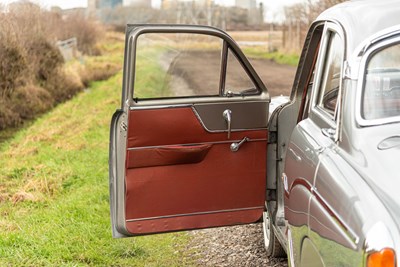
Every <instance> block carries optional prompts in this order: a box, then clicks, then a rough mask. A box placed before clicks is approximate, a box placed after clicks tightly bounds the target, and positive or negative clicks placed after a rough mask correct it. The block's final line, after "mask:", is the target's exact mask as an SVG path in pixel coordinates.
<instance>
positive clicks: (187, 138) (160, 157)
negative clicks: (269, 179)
mask: <svg viewBox="0 0 400 267" xmlns="http://www.w3.org/2000/svg"><path fill="white" fill-rule="evenodd" d="M245 136H247V137H250V138H253V139H256V138H262V139H264V140H263V141H255V142H248V143H245V144H243V146H242V147H241V148H240V150H239V151H238V152H231V151H230V148H229V147H230V142H228V143H213V144H212V145H211V144H202V143H204V142H220V141H227V134H226V133H209V132H207V131H206V130H204V128H203V127H202V125H201V124H200V123H199V120H198V119H197V117H196V115H195V114H194V113H193V111H192V110H191V109H190V108H177V109H158V110H135V111H131V112H130V114H129V132H128V144H129V147H130V148H135V149H134V150H129V152H128V157H127V171H126V220H127V229H128V230H129V231H131V233H132V234H145V233H155V232H165V231H176V230H183V229H195V228H204V227H212V226H222V225H231V224H239V223H250V222H255V221H257V220H258V219H259V218H260V217H261V216H262V211H263V206H264V200H265V183H266V146H267V141H266V137H267V131H266V130H259V131H245V132H235V133H232V138H231V139H234V140H235V139H236V140H238V139H242V138H243V137H245ZM178 144H179V146H172V147H171V146H165V145H178ZM185 144H199V145H198V146H194V147H191V146H184V145H185ZM144 146H161V147H157V148H142V147H144ZM185 154H187V155H186V156H185ZM177 215H179V216H177Z"/></svg>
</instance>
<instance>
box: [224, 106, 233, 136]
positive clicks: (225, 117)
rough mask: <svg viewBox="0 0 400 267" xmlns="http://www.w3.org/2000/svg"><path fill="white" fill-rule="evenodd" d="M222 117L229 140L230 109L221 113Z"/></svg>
mask: <svg viewBox="0 0 400 267" xmlns="http://www.w3.org/2000/svg"><path fill="white" fill-rule="evenodd" d="M222 117H224V119H225V122H226V125H227V128H228V139H230V138H231V124H232V111H231V110H230V109H226V110H225V111H224V112H223V113H222Z"/></svg>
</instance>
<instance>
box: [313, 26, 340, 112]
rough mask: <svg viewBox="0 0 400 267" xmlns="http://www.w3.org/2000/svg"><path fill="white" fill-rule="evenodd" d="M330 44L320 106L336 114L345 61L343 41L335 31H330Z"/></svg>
mask: <svg viewBox="0 0 400 267" xmlns="http://www.w3.org/2000/svg"><path fill="white" fill-rule="evenodd" d="M328 34H329V40H328V46H327V48H326V54H325V61H324V67H323V74H322V80H321V81H322V82H321V87H320V92H321V93H320V97H319V102H318V106H319V107H321V108H322V109H323V110H325V111H326V112H327V113H328V114H330V115H332V116H335V113H336V108H337V101H338V95H339V86H340V71H341V66H342V62H343V51H344V47H343V41H342V39H341V38H340V36H339V35H338V34H337V33H335V32H329V33H328Z"/></svg>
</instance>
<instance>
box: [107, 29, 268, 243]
mask: <svg viewBox="0 0 400 267" xmlns="http://www.w3.org/2000/svg"><path fill="white" fill-rule="evenodd" d="M269 102H270V98H269V95H268V93H267V90H266V88H265V86H264V84H263V83H262V81H261V80H260V78H259V77H258V75H257V74H256V73H255V71H254V69H253V68H252V66H251V65H250V63H249V62H248V60H247V59H246V57H245V56H244V55H243V53H242V52H241V51H240V49H239V48H238V46H237V44H236V43H235V42H234V41H233V40H232V38H231V37H229V36H228V35H227V34H226V33H225V32H223V31H221V30H218V29H216V28H211V27H205V26H183V25H179V26H178V25H128V27H127V32H126V44H125V62H124V75H123V88H122V101H121V108H120V109H119V110H117V111H116V112H115V114H114V116H113V119H112V123H111V133H110V206H111V221H112V229H113V236H114V237H124V236H134V235H143V234H152V233H161V232H170V231H179V230H186V229H199V228H207V227H217V226H226V225H235V224H244V223H252V222H256V221H258V220H259V219H260V218H261V217H262V214H263V211H264V206H265V187H266V166H267V165H266V153H267V152H266V151H267V136H268V132H267V122H268V108H269Z"/></svg>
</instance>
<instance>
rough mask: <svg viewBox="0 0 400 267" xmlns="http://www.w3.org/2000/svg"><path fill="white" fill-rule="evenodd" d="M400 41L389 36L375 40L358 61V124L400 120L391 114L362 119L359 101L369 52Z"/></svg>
mask: <svg viewBox="0 0 400 267" xmlns="http://www.w3.org/2000/svg"><path fill="white" fill-rule="evenodd" d="M399 42H400V37H399V36H397V37H390V38H389V39H386V40H382V41H379V42H377V43H376V44H374V45H372V46H370V47H369V48H368V51H366V53H364V55H363V57H362V59H361V62H360V68H359V72H358V75H359V77H362V79H361V80H360V79H359V82H358V83H357V87H356V105H355V108H356V110H355V114H356V121H357V123H358V124H359V125H360V126H374V125H383V124H388V123H396V122H399V121H400V116H393V117H386V118H380V119H371V120H368V119H364V118H363V117H362V114H361V112H362V111H361V104H362V103H361V102H362V96H363V91H364V85H365V82H366V79H364V78H365V77H366V68H367V63H368V62H369V59H370V57H371V54H373V53H375V52H376V51H378V50H380V49H382V48H384V47H387V46H390V45H393V44H395V43H399Z"/></svg>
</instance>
